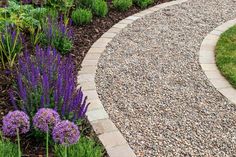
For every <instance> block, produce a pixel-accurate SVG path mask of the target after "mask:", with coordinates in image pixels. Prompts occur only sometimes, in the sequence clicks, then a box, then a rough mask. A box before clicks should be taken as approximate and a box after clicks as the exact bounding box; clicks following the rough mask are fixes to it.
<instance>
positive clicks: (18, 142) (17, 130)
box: [16, 128, 21, 157]
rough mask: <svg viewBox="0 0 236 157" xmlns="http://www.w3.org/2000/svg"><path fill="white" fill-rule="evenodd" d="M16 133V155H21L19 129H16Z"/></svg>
mask: <svg viewBox="0 0 236 157" xmlns="http://www.w3.org/2000/svg"><path fill="white" fill-rule="evenodd" d="M16 134H17V144H18V157H21V150H20V135H19V129H18V128H17V129H16Z"/></svg>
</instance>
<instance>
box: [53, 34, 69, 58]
mask: <svg viewBox="0 0 236 157" xmlns="http://www.w3.org/2000/svg"><path fill="white" fill-rule="evenodd" d="M56 36H57V37H55V38H54V40H53V46H54V47H55V48H56V49H57V50H58V51H59V52H60V53H61V54H62V55H64V54H67V53H68V52H69V51H70V50H71V49H72V47H73V44H72V41H71V39H70V38H67V37H64V36H62V35H60V34H57V35H56Z"/></svg>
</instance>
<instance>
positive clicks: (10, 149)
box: [0, 133, 18, 157]
mask: <svg viewBox="0 0 236 157" xmlns="http://www.w3.org/2000/svg"><path fill="white" fill-rule="evenodd" d="M15 156H18V152H17V145H15V144H13V143H11V142H10V141H9V140H7V139H3V137H2V134H1V133H0V157H15Z"/></svg>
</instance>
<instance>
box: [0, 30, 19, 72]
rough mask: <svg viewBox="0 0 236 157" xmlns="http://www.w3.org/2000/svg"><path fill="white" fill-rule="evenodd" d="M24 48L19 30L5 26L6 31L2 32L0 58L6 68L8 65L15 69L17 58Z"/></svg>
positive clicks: (0, 33)
mask: <svg viewBox="0 0 236 157" xmlns="http://www.w3.org/2000/svg"><path fill="white" fill-rule="evenodd" d="M22 48H23V46H22V37H21V34H20V30H19V28H18V27H16V26H5V29H3V31H1V32H0V58H1V64H2V65H3V67H4V68H5V65H6V63H7V64H8V65H9V67H13V65H14V63H15V58H16V56H17V55H18V54H19V53H20V52H21V50H22Z"/></svg>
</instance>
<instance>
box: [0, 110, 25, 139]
mask: <svg viewBox="0 0 236 157" xmlns="http://www.w3.org/2000/svg"><path fill="white" fill-rule="evenodd" d="M2 122H3V126H2V130H3V133H4V135H6V136H15V135H16V134H17V129H19V134H25V133H27V132H28V131H29V129H30V121H29V117H28V115H27V114H25V113H24V112H22V111H19V110H17V111H13V112H9V113H8V114H7V115H6V116H5V117H3V120H2Z"/></svg>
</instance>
